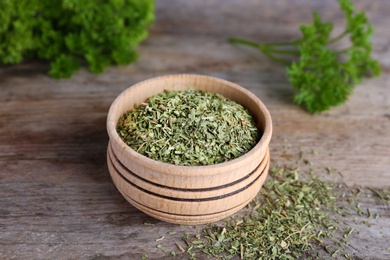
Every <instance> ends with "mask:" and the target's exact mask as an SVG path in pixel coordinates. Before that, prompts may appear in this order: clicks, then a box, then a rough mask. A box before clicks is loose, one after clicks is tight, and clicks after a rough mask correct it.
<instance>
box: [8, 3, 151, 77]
mask: <svg viewBox="0 0 390 260" xmlns="http://www.w3.org/2000/svg"><path fill="white" fill-rule="evenodd" d="M0 10H2V11H1V12H0V64H16V63H19V62H21V61H22V60H23V58H26V57H32V58H39V59H42V60H47V61H50V62H51V69H50V71H49V74H50V75H51V76H53V77H55V78H68V77H71V76H72V74H73V73H74V72H75V71H77V70H78V69H79V67H80V66H81V65H84V64H86V65H88V67H89V70H90V71H91V72H93V73H101V72H103V71H104V69H105V68H106V67H107V66H109V65H110V64H118V65H124V64H129V63H131V62H133V61H134V60H136V58H137V53H136V50H135V48H136V47H137V45H138V44H139V43H140V42H141V41H142V40H143V39H145V38H146V37H147V28H148V26H149V25H150V24H151V23H152V22H153V21H154V1H153V0H143V1H140V0H102V1H95V0H83V1H79V0H18V1H13V0H1V1H0Z"/></svg>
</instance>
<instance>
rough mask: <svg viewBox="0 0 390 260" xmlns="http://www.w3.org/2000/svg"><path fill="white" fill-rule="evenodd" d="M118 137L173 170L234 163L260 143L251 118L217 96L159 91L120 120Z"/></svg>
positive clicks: (238, 107) (188, 91) (190, 91)
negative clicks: (231, 161) (180, 166)
mask: <svg viewBox="0 0 390 260" xmlns="http://www.w3.org/2000/svg"><path fill="white" fill-rule="evenodd" d="M117 131H118V134H119V135H120V137H121V138H122V140H123V141H124V142H125V143H126V144H128V145H129V146H130V147H131V148H132V149H134V150H135V151H137V152H139V153H141V154H143V155H145V156H147V157H149V158H151V159H154V160H157V161H162V162H166V163H171V164H176V165H193V166H197V165H211V164H217V163H222V162H226V161H229V160H232V159H234V158H237V157H239V156H241V155H243V154H245V153H246V152H248V151H249V150H250V149H252V148H253V147H254V146H255V145H256V143H257V142H258V140H259V139H260V137H261V132H260V131H259V129H258V128H257V126H256V123H255V121H254V119H253V117H252V116H251V115H250V114H249V112H248V111H247V110H246V109H245V108H244V107H242V106H241V105H239V104H237V103H235V102H234V101H231V100H229V99H227V98H225V97H223V96H221V95H219V94H213V93H207V92H202V91H197V90H194V89H192V88H190V89H188V90H187V91H185V92H180V91H164V92H163V93H161V94H158V95H156V96H154V97H151V98H150V99H149V100H147V101H146V102H145V103H141V104H140V105H138V106H136V107H135V108H134V109H132V110H130V111H128V112H127V113H126V114H125V115H123V116H122V117H121V118H120V119H119V122H118V125H117Z"/></svg>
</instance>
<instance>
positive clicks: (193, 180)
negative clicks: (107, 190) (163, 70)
mask: <svg viewBox="0 0 390 260" xmlns="http://www.w3.org/2000/svg"><path fill="white" fill-rule="evenodd" d="M189 87H193V88H194V89H196V90H203V91H207V92H212V93H219V94H221V95H223V96H225V97H226V98H229V99H231V100H234V101H235V102H237V103H239V104H241V105H243V106H244V107H246V108H247V109H248V110H249V111H250V112H251V113H252V115H253V117H254V118H255V120H256V123H257V124H258V127H259V128H260V129H261V130H262V131H263V133H262V137H261V139H260V140H259V142H258V143H257V144H256V145H255V147H254V148H252V149H251V150H250V151H249V152H247V153H246V154H244V155H242V156H241V157H239V158H236V159H234V160H231V161H228V162H224V163H219V164H214V165H208V166H178V165H173V164H168V163H163V162H159V161H155V160H152V159H150V158H148V157H146V156H144V155H141V154H139V153H137V152H136V151H134V150H133V149H131V148H130V147H129V146H128V145H127V144H126V143H124V142H123V141H122V139H121V138H120V137H119V135H118V133H117V131H116V126H117V123H118V120H119V118H120V117H121V116H122V115H123V114H124V113H126V111H128V110H130V109H132V108H133V107H134V105H135V104H139V103H141V102H144V101H145V100H147V99H148V98H150V97H152V96H154V95H156V94H159V93H161V92H163V91H164V90H181V91H185V90H187V89H188V88H189ZM107 131H108V135H109V138H110V142H109V145H108V149H107V163H108V169H109V171H110V174H111V177H112V179H113V181H114V184H115V186H116V187H117V188H118V190H119V191H120V192H121V193H122V195H123V196H124V197H125V198H126V200H127V201H129V202H130V203H131V204H132V205H133V206H134V207H136V208H138V209H139V210H141V211H143V212H145V213H146V214H148V215H150V216H153V217H155V218H157V219H160V220H163V221H167V222H171V223H178V224H204V223H210V222H214V221H217V220H220V219H223V218H225V217H227V216H229V215H231V214H233V213H235V212H237V211H239V210H240V209H242V208H243V207H244V206H245V205H246V204H248V203H249V202H250V201H251V200H252V199H253V198H254V197H255V196H256V194H257V193H258V192H259V190H260V188H261V186H262V184H263V182H264V180H265V178H266V176H267V174H268V168H269V161H270V156H269V151H268V145H269V142H270V140H271V136H272V120H271V116H270V114H269V112H268V110H267V108H266V107H265V106H264V104H263V103H262V102H261V101H260V100H259V99H258V98H257V97H256V96H255V95H254V94H252V93H251V92H249V91H248V90H246V89H244V88H242V87H240V86H238V85H237V84H234V83H231V82H228V81H226V80H222V79H218V78H213V77H208V76H200V75H170V76H162V77H157V78H153V79H149V80H146V81H143V82H140V83H138V84H135V85H133V86H131V87H129V88H128V89H126V90H125V91H123V92H122V93H121V94H120V95H119V96H118V97H117V98H116V99H115V101H114V102H113V103H112V105H111V107H110V110H109V112H108V117H107Z"/></svg>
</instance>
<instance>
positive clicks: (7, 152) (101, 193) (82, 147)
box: [0, 0, 390, 259]
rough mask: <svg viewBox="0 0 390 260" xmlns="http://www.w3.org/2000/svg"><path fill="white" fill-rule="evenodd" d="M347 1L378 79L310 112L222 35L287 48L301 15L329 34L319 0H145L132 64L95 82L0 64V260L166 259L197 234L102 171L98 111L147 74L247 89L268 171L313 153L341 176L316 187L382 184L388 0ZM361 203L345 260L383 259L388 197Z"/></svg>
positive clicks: (330, 8) (331, 16)
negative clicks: (134, 201) (151, 5)
mask: <svg viewBox="0 0 390 260" xmlns="http://www.w3.org/2000/svg"><path fill="white" fill-rule="evenodd" d="M355 2H356V7H357V8H358V9H359V10H365V11H366V12H367V14H368V16H369V18H370V20H371V21H372V22H373V23H374V25H375V29H376V31H375V34H374V36H373V44H374V56H375V57H376V58H377V59H379V61H380V63H381V65H382V68H383V73H382V76H381V77H379V78H374V79H368V80H364V81H363V82H362V83H361V84H360V85H358V86H357V87H356V89H355V90H354V92H353V94H352V96H351V97H350V99H349V101H348V102H347V103H345V104H344V105H341V106H339V107H337V108H334V109H332V110H330V111H328V112H326V113H323V114H320V115H315V116H313V115H310V114H308V113H306V112H305V111H304V110H302V109H301V108H299V107H297V106H296V105H294V104H293V103H292V95H293V90H292V87H291V85H290V84H289V83H288V80H287V77H286V74H285V71H284V69H283V68H282V67H281V66H279V65H278V64H275V63H273V62H271V61H269V60H268V59H267V58H266V57H264V56H263V55H261V54H260V53H258V52H257V51H255V50H252V49H249V48H246V47H241V46H232V45H230V44H229V43H227V42H226V38H227V37H229V36H240V37H247V38H253V39H255V40H258V41H264V42H266V41H279V40H290V39H294V38H296V37H298V36H299V31H298V26H299V24H300V23H302V22H309V21H310V20H311V12H312V11H313V10H317V11H319V12H320V14H321V15H322V16H323V17H324V18H325V19H326V20H332V21H335V26H336V31H340V30H341V28H342V27H341V26H342V25H343V19H342V15H341V13H340V11H339V9H338V5H337V3H336V1H331V0H329V1H320V0H316V1H311V0H299V1H298V0H297V1H288V0H262V1H256V0H244V1H239V0H228V1H216V0H212V1H206V0H202V1H190V0H186V1H179V0H168V1H167V0H166V1H158V2H157V7H156V16H157V20H156V23H155V24H154V26H153V27H152V28H151V29H150V37H149V38H148V39H147V40H146V41H144V42H143V43H142V44H141V46H140V47H139V54H140V58H139V60H138V61H137V62H136V63H134V64H131V65H129V66H124V67H111V68H109V69H107V71H106V72H105V73H104V74H101V75H92V74H90V73H88V72H87V71H86V70H81V71H79V72H77V73H76V74H75V75H74V76H73V77H72V78H71V79H67V80H54V79H51V78H50V77H48V76H46V72H47V69H48V66H47V64H43V63H39V62H26V63H23V64H20V65H17V66H12V67H1V68H0V111H1V112H0V259H11V258H12V259H13V258H15V259H44V258H45V259H63V258H70V259H79V258H83V259H105V258H109V257H112V258H122V259H140V258H141V257H142V256H143V255H148V259H166V258H168V257H169V256H170V253H169V252H170V251H172V250H175V251H176V252H177V253H179V252H180V251H179V250H178V248H177V247H176V245H175V242H178V243H180V244H182V245H183V247H185V244H184V242H183V241H182V239H181V237H182V235H183V234H184V232H189V233H194V234H195V233H199V232H201V230H202V228H204V227H205V226H195V227H193V226H178V225H173V224H168V223H164V222H161V221H157V220H155V219H153V218H151V217H149V216H147V215H145V214H143V213H142V212H140V211H138V210H137V209H135V208H134V207H133V206H131V205H130V204H128V203H127V202H126V201H125V199H123V198H122V196H121V195H120V194H119V192H118V191H117V190H116V188H115V186H114V185H113V183H112V181H111V179H110V176H109V173H108V170H107V164H106V148H107V142H108V137H107V133H106V128H105V127H106V125H105V120H106V116H107V111H108V108H109V106H110V104H111V103H112V101H113V100H114V98H115V97H116V96H117V95H118V94H119V93H120V92H121V91H122V90H124V89H125V88H127V87H128V86H130V85H132V84H134V83H136V82H139V81H141V80H144V79H148V78H151V77H154V76H158V75H165V74H174V73H197V74H205V75H210V76H216V77H220V78H224V79H227V80H229V81H233V82H235V83H238V84H240V85H242V86H244V87H245V88H247V89H249V90H251V91H252V92H253V93H255V94H256V95H257V96H258V97H259V98H260V99H261V100H262V101H263V102H264V103H265V105H266V106H267V107H268V108H269V110H270V113H271V115H272V117H273V123H274V134H273V139H272V141H271V145H270V147H271V157H272V162H271V163H272V164H273V165H283V164H285V163H290V162H291V160H292V159H291V158H294V156H292V157H291V156H289V154H296V153H297V152H298V151H304V152H308V153H310V151H312V150H316V151H317V153H318V154H317V155H316V156H311V162H313V164H314V166H315V167H317V168H318V169H325V168H326V167H329V168H335V169H337V172H340V174H335V175H327V174H325V170H324V171H322V170H319V171H318V173H317V174H318V175H320V176H321V177H323V178H324V179H326V180H328V181H333V182H339V183H345V184H347V185H348V186H350V187H352V188H353V187H355V186H365V187H373V188H386V187H387V188H388V187H389V186H390V70H389V68H390V50H389V44H390V16H389V13H390V1H387V0H381V1H380V0H376V1H364V0H359V1H355ZM363 190H364V191H365V192H366V191H367V192H368V190H367V189H363ZM361 203H362V207H363V206H364V207H370V209H371V211H372V212H373V213H378V214H379V216H380V218H378V219H373V220H370V225H369V226H364V227H357V229H359V228H360V231H361V232H360V235H354V236H352V237H351V242H350V245H349V246H348V247H347V251H348V252H349V253H350V254H351V256H352V259H390V251H389V249H388V248H389V247H390V242H389V241H390V204H389V202H384V201H380V200H378V199H377V198H375V197H374V196H366V197H364V199H362V201H361ZM355 218H362V216H358V215H357V214H353V213H351V215H350V216H349V217H348V220H349V221H350V222H351V223H352V221H353V219H355ZM145 223H151V224H153V226H151V225H145ZM168 232H176V233H175V234H171V235H168ZM163 236H164V237H165V239H163V240H161V241H158V242H156V239H158V238H160V237H163ZM157 244H161V245H162V246H163V248H164V249H165V250H167V251H168V253H164V252H163V251H162V250H161V249H160V248H157V247H156V245H157ZM318 250H320V249H318ZM177 258H179V259H185V258H188V256H187V255H185V254H182V255H180V256H179V257H177ZM203 258H204V256H203V257H202V256H200V257H198V259H203ZM325 258H326V257H325Z"/></svg>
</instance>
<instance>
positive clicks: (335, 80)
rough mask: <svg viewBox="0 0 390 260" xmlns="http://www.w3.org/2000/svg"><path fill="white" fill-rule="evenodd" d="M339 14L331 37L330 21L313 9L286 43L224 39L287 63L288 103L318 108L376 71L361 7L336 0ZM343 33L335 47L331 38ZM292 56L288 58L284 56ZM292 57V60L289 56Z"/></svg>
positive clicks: (369, 32) (336, 100)
mask: <svg viewBox="0 0 390 260" xmlns="http://www.w3.org/2000/svg"><path fill="white" fill-rule="evenodd" d="M338 2H339V4H340V8H341V10H342V11H343V12H344V14H345V19H346V26H345V29H344V31H343V32H342V33H341V34H340V35H338V36H336V37H334V38H331V33H332V30H333V24H332V23H331V22H323V21H322V20H321V18H320V16H319V15H318V13H317V12H314V13H313V23H312V24H302V25H301V26H300V31H301V33H302V37H301V38H300V39H297V40H295V41H292V42H280V43H256V42H253V41H251V40H246V39H240V38H230V39H229V42H231V43H234V44H244V45H248V46H252V47H254V48H257V49H258V50H260V51H261V52H262V53H263V54H265V55H266V56H267V57H268V58H270V59H272V60H274V61H276V62H278V63H281V64H283V65H286V66H287V74H288V76H289V80H290V83H291V85H292V86H293V88H294V89H296V90H297V92H296V94H295V96H294V102H295V103H297V104H298V105H301V106H303V107H305V108H306V109H307V110H308V111H309V112H310V113H318V112H322V111H325V110H328V109H330V108H331V107H333V106H337V105H340V104H342V103H344V102H345V101H347V99H348V97H349V96H350V94H351V93H352V91H353V89H354V86H355V85H356V84H358V83H359V82H361V80H362V78H363V77H365V76H378V75H380V73H381V68H380V65H379V62H378V61H377V60H375V59H373V58H372V57H371V52H372V44H371V35H372V33H373V31H374V28H373V26H372V25H371V24H369V22H368V19H367V16H366V14H365V13H364V12H359V13H356V12H355V10H354V8H353V3H352V1H351V0H338ZM345 37H349V39H350V46H349V47H348V48H345V49H341V50H340V49H335V48H334V43H336V42H338V41H340V40H341V39H343V38H345ZM289 56H290V57H293V58H295V60H294V59H291V58H290V59H288V58H287V57H289ZM291 60H293V61H291Z"/></svg>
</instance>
